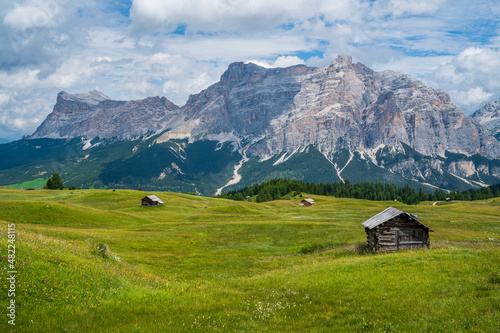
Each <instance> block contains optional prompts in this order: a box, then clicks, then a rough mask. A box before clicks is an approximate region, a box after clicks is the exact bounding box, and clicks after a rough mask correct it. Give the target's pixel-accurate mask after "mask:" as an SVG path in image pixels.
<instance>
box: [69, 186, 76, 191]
mask: <svg viewBox="0 0 500 333" xmlns="http://www.w3.org/2000/svg"><path fill="white" fill-rule="evenodd" d="M68 190H70V191H72V190H76V188H75V187H74V186H70V187H68Z"/></svg>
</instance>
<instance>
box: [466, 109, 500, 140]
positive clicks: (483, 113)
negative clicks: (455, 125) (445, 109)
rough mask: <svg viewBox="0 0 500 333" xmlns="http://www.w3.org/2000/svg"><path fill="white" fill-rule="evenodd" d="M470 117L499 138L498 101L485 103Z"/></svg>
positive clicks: (499, 112)
mask: <svg viewBox="0 0 500 333" xmlns="http://www.w3.org/2000/svg"><path fill="white" fill-rule="evenodd" d="M471 117H472V118H473V119H474V120H476V121H477V122H478V123H480V124H481V125H483V126H484V127H486V128H487V129H488V130H489V131H490V132H491V134H493V135H494V136H495V137H496V138H500V101H495V102H489V103H486V104H485V105H484V106H483V107H482V108H480V109H479V110H477V111H476V112H474V113H473V114H472V116H471Z"/></svg>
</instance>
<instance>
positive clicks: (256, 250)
mask: <svg viewBox="0 0 500 333" xmlns="http://www.w3.org/2000/svg"><path fill="white" fill-rule="evenodd" d="M155 194H156V195H158V196H159V197H160V198H161V199H162V200H163V201H164V202H165V206H163V207H157V208H143V207H140V198H141V197H142V196H144V192H140V191H122V190H117V191H111V190H109V191H102V190H101V191H98V190H84V191H66V190H65V191H48V190H47V191H38V190H37V191H23V190H8V189H0V206H1V209H0V221H1V222H0V225H2V233H3V234H4V233H5V230H6V229H5V226H6V224H7V223H11V222H15V224H16V229H17V232H18V233H17V235H18V237H17V240H16V241H17V243H16V245H17V246H18V251H17V257H16V265H17V269H18V271H19V274H18V277H19V280H18V285H17V287H16V288H17V294H16V302H17V303H18V305H19V306H18V308H17V311H18V312H17V316H18V317H17V318H18V319H17V325H16V328H17V329H19V330H20V331H22V332H40V331H41V330H45V331H48V330H50V331H64V330H66V331H82V330H84V331H101V332H123V331H134V330H135V331H141V332H157V331H170V332H176V331H185V330H186V329H188V330H193V331H195V332H206V331H207V330H215V331H222V332H229V331H231V332H234V330H236V331H239V332H251V331H272V332H289V331H296V330H297V328H301V329H303V330H304V331H314V330H316V331H332V330H333V331H345V332H359V331H374V330H375V331H376V330H393V331H404V332H417V331H419V332H420V331H421V330H422V328H423V327H427V328H429V330H431V327H432V330H437V331H442V332H465V331H471V330H476V331H494V330H495V329H496V328H497V327H498V326H497V325H498V321H497V319H498V318H497V314H498V311H497V309H498V306H499V305H500V304H499V300H498V297H497V295H498V293H499V292H500V284H499V281H500V280H499V276H498V271H499V269H500V267H499V264H498V263H500V251H499V245H500V244H499V242H498V239H499V237H500V235H499V233H500V229H499V227H500V226H499V224H498V220H499V218H500V215H499V210H498V207H499V205H500V198H496V199H492V200H489V201H487V202H472V203H462V202H453V203H442V204H440V205H437V206H432V205H430V206H426V205H425V204H424V205H419V206H411V207H410V206H404V205H397V207H398V208H400V209H403V210H405V211H409V212H411V213H414V214H418V216H419V219H420V220H421V221H422V222H423V223H425V224H426V225H427V226H429V227H431V228H432V229H433V230H435V233H433V234H432V235H431V250H421V251H408V252H401V253H394V254H384V255H372V254H369V253H363V252H360V251H359V249H360V244H361V243H363V242H364V240H365V233H364V230H363V227H362V226H361V222H363V221H364V220H365V219H367V218H369V217H371V216H373V215H374V214H376V213H378V212H380V211H381V210H382V209H384V208H386V207H387V206H388V205H394V202H371V201H364V200H354V199H335V198H328V197H322V196H313V198H314V199H315V201H316V206H315V207H312V208H303V207H300V206H297V205H293V204H292V203H290V202H284V201H276V202H270V203H266V204H256V203H248V202H234V201H227V200H221V199H213V198H202V197H198V196H190V195H183V194H175V193H167V192H156V193H155ZM99 243H105V244H107V245H108V246H109V250H110V251H111V252H112V253H110V254H109V258H102V257H99V256H96V255H95V254H92V253H93V252H92V249H94V248H95V246H96V245H97V244H99ZM318 244H319V248H321V245H322V246H323V250H322V251H320V252H317V253H311V254H306V255H303V254H299V252H300V251H301V249H302V248H303V247H305V246H311V245H318ZM4 250H6V245H5V243H4V244H2V253H3V251H4ZM1 278H2V279H5V278H6V275H5V274H3V275H2V276H1ZM4 281H5V280H4ZM381 281H383V283H381ZM4 288H5V286H4ZM4 291H5V289H4ZM413 295H418V297H415V296H413ZM402 305H403V306H402ZM409 307H411V308H412V311H408V308H409ZM457 313H466V314H467V315H466V316H465V315H464V316H457V315H456V314H457ZM431 314H432V315H431ZM7 325H8V324H7V323H6V321H3V322H1V323H0V327H1V329H2V330H3V331H5V330H8V329H9V328H10V327H8V326H7Z"/></svg>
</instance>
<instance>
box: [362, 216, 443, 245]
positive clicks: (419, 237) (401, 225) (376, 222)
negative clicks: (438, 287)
mask: <svg viewBox="0 0 500 333" xmlns="http://www.w3.org/2000/svg"><path fill="white" fill-rule="evenodd" d="M362 224H363V226H364V227H365V231H366V236H367V243H368V248H369V249H371V250H372V251H374V252H385V251H398V250H403V249H419V248H422V247H426V248H429V246H430V241H429V232H434V231H433V230H431V229H430V228H428V227H426V226H425V225H423V224H422V223H420V222H418V220H417V216H416V215H412V214H410V213H406V212H403V211H402V210H399V209H397V208H394V207H389V208H387V209H386V210H384V211H382V212H380V213H378V214H377V215H375V216H373V217H371V218H369V219H368V220H366V221H365V222H363V223H362Z"/></svg>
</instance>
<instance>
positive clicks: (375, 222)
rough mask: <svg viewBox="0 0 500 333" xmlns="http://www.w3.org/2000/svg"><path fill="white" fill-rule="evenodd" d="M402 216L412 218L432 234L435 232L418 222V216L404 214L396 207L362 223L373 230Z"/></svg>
mask: <svg viewBox="0 0 500 333" xmlns="http://www.w3.org/2000/svg"><path fill="white" fill-rule="evenodd" d="M402 214H405V215H406V216H408V217H409V218H410V220H412V221H414V222H416V223H418V224H420V225H422V226H423V227H425V228H427V229H429V231H431V232H434V231H433V230H431V229H430V228H429V227H427V226H425V225H423V224H422V223H420V222H418V221H417V218H418V217H417V215H413V214H410V213H406V212H403V211H402V210H399V209H397V208H394V207H389V208H387V209H385V210H383V211H381V212H380V213H378V214H377V215H375V216H372V217H370V218H369V219H368V220H366V221H365V222H363V223H362V225H363V226H364V227H365V228H368V229H373V228H375V227H377V226H379V225H381V224H382V223H384V222H387V221H389V220H391V219H393V218H395V217H397V216H399V215H402Z"/></svg>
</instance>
